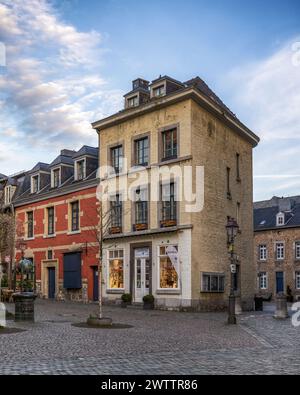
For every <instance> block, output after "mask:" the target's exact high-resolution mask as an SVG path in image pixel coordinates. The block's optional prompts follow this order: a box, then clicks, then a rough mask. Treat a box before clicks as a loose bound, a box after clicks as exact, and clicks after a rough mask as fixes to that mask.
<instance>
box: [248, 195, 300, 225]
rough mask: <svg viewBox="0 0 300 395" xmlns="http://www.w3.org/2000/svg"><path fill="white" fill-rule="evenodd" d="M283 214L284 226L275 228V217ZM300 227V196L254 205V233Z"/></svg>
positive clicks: (277, 198) (273, 199)
mask: <svg viewBox="0 0 300 395" xmlns="http://www.w3.org/2000/svg"><path fill="white" fill-rule="evenodd" d="M279 213H284V215H285V224H284V225H283V226H277V224H276V216H277V214H279ZM297 227H300V196H295V197H290V198H279V197H276V196H274V197H273V198H272V199H270V200H268V201H263V202H256V203H254V231H255V232H259V231H262V230H270V229H286V228H297Z"/></svg>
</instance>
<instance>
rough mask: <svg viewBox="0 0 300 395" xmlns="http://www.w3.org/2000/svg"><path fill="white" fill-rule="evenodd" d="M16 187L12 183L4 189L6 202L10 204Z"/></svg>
mask: <svg viewBox="0 0 300 395" xmlns="http://www.w3.org/2000/svg"><path fill="white" fill-rule="evenodd" d="M14 191H15V188H14V187H13V186H12V185H8V186H7V187H5V189H4V204H5V205H6V204H10V203H11V201H12V197H13V194H14Z"/></svg>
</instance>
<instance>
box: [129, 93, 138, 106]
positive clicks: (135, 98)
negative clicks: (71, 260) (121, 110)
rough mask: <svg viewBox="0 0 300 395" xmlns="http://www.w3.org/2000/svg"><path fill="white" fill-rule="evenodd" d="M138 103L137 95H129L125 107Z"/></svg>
mask: <svg viewBox="0 0 300 395" xmlns="http://www.w3.org/2000/svg"><path fill="white" fill-rule="evenodd" d="M138 105H139V98H138V96H137V95H136V96H133V97H129V98H128V99H127V108H132V107H137V106H138Z"/></svg>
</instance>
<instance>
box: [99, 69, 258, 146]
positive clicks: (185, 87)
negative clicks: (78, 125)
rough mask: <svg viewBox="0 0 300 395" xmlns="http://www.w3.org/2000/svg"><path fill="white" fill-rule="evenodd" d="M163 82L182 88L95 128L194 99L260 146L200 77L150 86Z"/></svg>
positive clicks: (102, 127)
mask: <svg viewBox="0 0 300 395" xmlns="http://www.w3.org/2000/svg"><path fill="white" fill-rule="evenodd" d="M164 79H167V80H169V81H172V82H174V83H176V84H177V85H179V87H178V89H176V90H175V91H173V92H171V93H168V94H166V95H164V96H163V97H160V98H159V100H160V101H159V102H157V98H153V99H149V101H147V102H146V103H143V104H140V105H139V106H137V107H134V108H125V109H123V110H121V111H119V112H117V113H115V114H113V115H111V116H108V117H106V118H103V119H100V120H98V121H96V122H93V123H92V127H93V128H94V129H96V130H97V131H98V132H99V131H100V130H101V129H106V128H109V127H112V126H115V125H118V124H121V123H122V122H124V121H126V120H129V119H133V118H135V117H137V116H139V115H144V114H145V113H149V112H151V111H153V110H154V109H155V110H156V109H157V107H158V106H161V107H162V106H163V107H166V106H167V105H170V104H172V103H174V102H178V101H179V100H185V99H187V98H192V99H194V100H195V101H196V102H198V103H199V104H200V106H203V107H204V108H206V109H207V110H208V111H212V112H213V113H214V114H215V115H216V117H218V118H219V119H221V120H222V121H223V122H225V123H226V124H228V126H229V127H231V128H232V129H234V130H235V131H236V132H237V133H238V134H239V135H240V136H242V137H243V138H245V139H247V140H248V141H249V142H250V143H251V144H252V146H253V147H255V146H256V145H257V144H258V143H259V140H260V139H259V137H258V136H257V135H256V134H255V133H253V132H252V131H251V130H250V129H249V128H247V126H246V125H244V124H243V123H242V122H241V121H240V120H239V119H238V118H237V116H236V115H235V114H234V113H233V112H232V111H231V110H230V109H229V108H228V107H227V106H226V105H225V104H224V103H223V101H222V100H221V99H220V98H219V97H218V96H217V95H216V94H215V93H214V92H213V90H212V89H211V88H210V87H209V86H208V85H207V84H206V83H205V82H204V81H203V80H202V79H201V78H200V77H195V78H192V79H190V80H188V81H186V82H185V83H182V82H180V81H177V80H175V79H174V78H171V77H169V76H163V77H159V78H158V79H156V80H153V81H152V83H151V84H150V86H152V85H153V84H157V83H158V82H159V81H163V80H164ZM130 93H132V92H130ZM195 93H196V94H195ZM197 93H198V94H197Z"/></svg>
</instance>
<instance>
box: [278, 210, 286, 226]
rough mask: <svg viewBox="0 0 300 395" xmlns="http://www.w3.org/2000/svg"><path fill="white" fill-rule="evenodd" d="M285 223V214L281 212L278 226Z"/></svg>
mask: <svg viewBox="0 0 300 395" xmlns="http://www.w3.org/2000/svg"><path fill="white" fill-rule="evenodd" d="M283 225H284V214H283V213H279V214H277V226H283Z"/></svg>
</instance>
